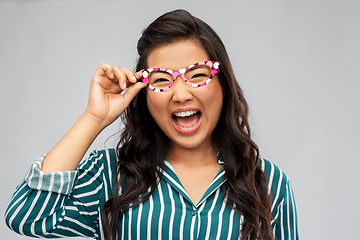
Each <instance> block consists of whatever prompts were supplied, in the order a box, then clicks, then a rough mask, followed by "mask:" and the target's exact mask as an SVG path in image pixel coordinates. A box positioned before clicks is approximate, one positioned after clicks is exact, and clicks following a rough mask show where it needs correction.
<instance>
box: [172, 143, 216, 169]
mask: <svg viewBox="0 0 360 240" xmlns="http://www.w3.org/2000/svg"><path fill="white" fill-rule="evenodd" d="M217 153H218V151H217V150H216V149H215V148H214V147H213V146H211V145H208V146H200V147H197V148H182V147H180V146H171V148H170V149H169V151H168V154H167V158H168V160H169V161H170V162H171V163H175V162H176V163H181V164H185V165H189V166H200V165H207V164H213V163H217Z"/></svg>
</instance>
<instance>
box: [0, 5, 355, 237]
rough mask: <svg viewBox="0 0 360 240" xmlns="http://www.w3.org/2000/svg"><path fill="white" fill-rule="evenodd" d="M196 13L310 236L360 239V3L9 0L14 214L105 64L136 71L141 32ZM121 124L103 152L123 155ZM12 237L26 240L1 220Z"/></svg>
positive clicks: (4, 60) (2, 9)
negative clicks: (181, 12)
mask: <svg viewBox="0 0 360 240" xmlns="http://www.w3.org/2000/svg"><path fill="white" fill-rule="evenodd" d="M176 8H186V9H188V10H189V11H190V12H192V13H193V14H194V15H196V16H198V17H200V18H202V19H203V20H205V21H206V22H208V23H209V24H210V25H211V26H212V27H213V28H214V29H215V30H216V31H217V32H218V34H219V35H220V36H221V37H222V39H223V41H224V43H225V45H226V46H227V49H228V51H229V54H230V57H231V60H232V63H233V66H234V68H235V72H236V75H237V77H238V80H239V83H240V84H241V86H242V87H243V89H244V91H245V94H246V97H247V99H248V101H249V104H250V107H251V124H252V129H253V134H254V139H255V141H256V142H257V143H258V145H259V146H260V149H261V153H262V156H263V157H265V158H267V159H270V160H271V161H273V162H274V163H276V164H277V165H278V166H279V167H280V168H282V170H283V171H285V172H286V173H287V174H288V175H289V176H290V178H291V180H292V185H293V188H294V192H295V197H296V202H297V206H298V213H299V220H300V225H299V227H300V236H301V239H303V240H305V239H324V240H325V239H326V240H329V239H360V237H359V234H358V229H359V223H360V221H359V215H360V208H359V203H360V201H359V200H360V193H359V192H360V191H359V190H360V189H359V185H358V184H359V182H360V181H359V180H360V177H359V174H358V168H359V167H360V164H359V157H358V150H359V146H360V144H359V143H360V141H359V134H360V127H359V124H360V113H359V103H360V101H359V100H360V97H359V94H358V91H359V85H360V84H359V80H360V79H359V75H360V74H359V67H360V61H359V57H360V47H359V43H360V14H359V13H360V2H359V1H344V0H342V1H340V0H338V1H325V0H305V1H304V0H303V1H285V0H284V1H122V2H120V1H68V2H67V1H48V2H45V1H29V2H25V1H2V2H0V34H1V38H0V79H1V86H0V109H1V115H0V118H1V125H0V151H1V155H2V159H1V163H2V169H1V172H2V174H1V175H0V177H1V182H2V185H1V192H2V193H1V199H0V209H1V212H2V214H3V213H4V212H5V208H6V206H7V204H8V202H9V199H10V197H11V195H12V192H13V190H14V189H15V187H16V185H17V184H18V183H19V182H20V181H21V179H22V178H23V177H24V175H25V173H26V171H27V169H28V168H29V166H30V164H31V163H32V162H33V161H34V160H35V159H36V158H37V157H39V156H40V155H42V154H43V153H46V152H47V151H49V149H51V147H52V146H53V145H54V144H55V143H56V142H57V141H58V140H59V139H60V138H61V137H62V136H63V135H64V134H65V133H66V131H67V130H68V129H69V128H70V127H71V125H72V124H73V123H74V122H75V120H76V119H77V117H78V116H79V115H80V114H81V113H82V112H83V111H84V110H85V107H86V103H87V94H88V89H89V83H90V80H91V78H92V75H93V74H94V72H95V70H96V68H97V67H98V65H99V64H100V63H101V62H106V63H109V64H112V65H117V66H122V67H126V68H130V69H133V66H134V62H135V58H136V50H135V48H136V41H137V39H138V38H139V36H140V33H141V30H142V29H143V28H145V27H146V26H147V25H148V24H149V23H150V22H151V21H152V20H154V19H155V18H156V17H158V16H159V15H161V14H162V13H164V12H166V11H169V10H173V9H176ZM119 127H120V123H119V122H115V123H114V124H113V125H112V126H111V127H109V128H108V129H106V130H105V131H104V132H103V133H102V134H101V135H100V136H99V138H98V139H97V141H96V142H95V143H94V144H93V146H92V147H91V148H92V149H94V148H104V147H113V146H114V143H115V142H116V139H117V138H116V136H115V137H113V138H110V139H109V140H108V141H107V142H106V144H105V140H106V139H107V138H108V137H109V136H110V135H111V134H112V133H114V132H116V131H117V130H118V129H119ZM0 232H1V239H25V237H21V236H18V235H16V234H15V233H12V232H10V230H8V229H7V227H6V226H5V224H4V223H3V220H2V223H1V224H0Z"/></svg>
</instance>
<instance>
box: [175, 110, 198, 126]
mask: <svg viewBox="0 0 360 240" xmlns="http://www.w3.org/2000/svg"><path fill="white" fill-rule="evenodd" d="M198 121H199V113H196V114H193V115H191V116H189V117H176V124H177V125H178V126H179V127H183V128H191V127H193V126H194V125H195V123H197V122H198Z"/></svg>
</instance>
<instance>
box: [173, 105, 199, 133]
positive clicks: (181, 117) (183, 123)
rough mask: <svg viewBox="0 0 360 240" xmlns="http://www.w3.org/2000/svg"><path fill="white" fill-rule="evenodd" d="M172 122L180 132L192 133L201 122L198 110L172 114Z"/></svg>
mask: <svg viewBox="0 0 360 240" xmlns="http://www.w3.org/2000/svg"><path fill="white" fill-rule="evenodd" d="M173 123H174V126H175V128H176V130H177V131H179V132H180V133H193V132H196V131H197V130H198V128H199V127H200V123H201V112H200V111H192V110H191V111H184V112H177V113H174V114H173Z"/></svg>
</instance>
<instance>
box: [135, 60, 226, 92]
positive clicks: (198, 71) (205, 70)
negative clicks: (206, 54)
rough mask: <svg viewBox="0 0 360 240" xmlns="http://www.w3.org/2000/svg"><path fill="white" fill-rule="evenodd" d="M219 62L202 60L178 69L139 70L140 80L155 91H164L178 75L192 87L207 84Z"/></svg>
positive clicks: (218, 69) (216, 71)
mask: <svg viewBox="0 0 360 240" xmlns="http://www.w3.org/2000/svg"><path fill="white" fill-rule="evenodd" d="M219 65H220V62H217V61H203V62H198V63H195V64H192V65H190V66H188V67H186V68H183V69H180V70H170V69H165V68H148V69H144V70H142V71H140V72H139V74H140V76H141V80H142V81H143V82H144V83H146V84H147V85H148V86H149V88H150V89H151V90H153V91H155V92H165V91H167V90H169V89H170V88H171V86H172V85H173V84H174V82H175V79H176V78H177V77H178V76H181V78H182V79H183V80H184V81H185V82H186V83H187V84H189V85H190V86H192V87H202V86H205V85H206V84H209V83H210V81H211V79H212V78H213V77H214V75H215V73H218V72H219V71H220V68H219Z"/></svg>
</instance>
